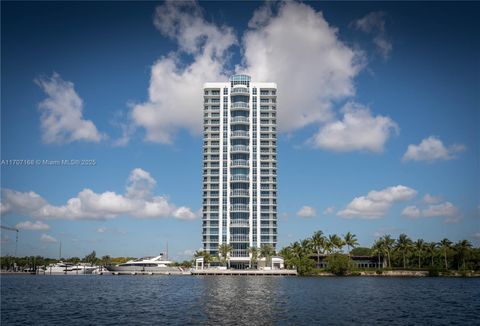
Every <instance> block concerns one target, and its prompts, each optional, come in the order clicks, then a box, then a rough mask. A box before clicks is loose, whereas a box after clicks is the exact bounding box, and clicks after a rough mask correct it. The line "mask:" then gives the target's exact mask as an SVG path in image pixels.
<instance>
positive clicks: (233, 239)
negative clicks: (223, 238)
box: [230, 235, 249, 242]
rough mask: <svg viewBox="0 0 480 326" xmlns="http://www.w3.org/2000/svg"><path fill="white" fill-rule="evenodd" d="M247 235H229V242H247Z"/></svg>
mask: <svg viewBox="0 0 480 326" xmlns="http://www.w3.org/2000/svg"><path fill="white" fill-rule="evenodd" d="M248 240H249V239H248V235H231V236H230V241H231V242H248Z"/></svg>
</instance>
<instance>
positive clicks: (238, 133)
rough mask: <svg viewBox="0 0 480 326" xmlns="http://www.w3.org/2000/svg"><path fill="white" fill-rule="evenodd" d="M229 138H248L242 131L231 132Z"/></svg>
mask: <svg viewBox="0 0 480 326" xmlns="http://www.w3.org/2000/svg"><path fill="white" fill-rule="evenodd" d="M230 136H231V137H233V138H235V137H248V131H242V130H238V131H232V132H231V133H230Z"/></svg>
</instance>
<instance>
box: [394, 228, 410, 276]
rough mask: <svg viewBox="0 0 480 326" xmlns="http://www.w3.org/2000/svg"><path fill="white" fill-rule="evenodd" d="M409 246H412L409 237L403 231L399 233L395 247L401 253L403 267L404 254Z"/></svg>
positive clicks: (404, 264) (404, 265) (405, 265)
mask: <svg viewBox="0 0 480 326" xmlns="http://www.w3.org/2000/svg"><path fill="white" fill-rule="evenodd" d="M411 246H412V240H410V238H409V237H408V236H407V235H406V234H404V233H402V234H400V236H399V237H398V240H397V243H396V249H397V250H398V251H400V252H401V253H402V256H403V268H406V267H407V264H406V255H407V252H408V251H409V250H410V248H411Z"/></svg>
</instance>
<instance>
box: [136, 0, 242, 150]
mask: <svg viewBox="0 0 480 326" xmlns="http://www.w3.org/2000/svg"><path fill="white" fill-rule="evenodd" d="M154 24H155V27H157V29H158V30H159V31H160V32H161V33H162V34H163V35H164V36H166V37H168V38H170V39H173V40H174V41H175V42H176V43H177V44H178V51H177V52H172V53H170V54H169V55H168V56H165V57H162V58H160V59H159V60H157V61H156V62H155V63H154V64H153V66H152V69H151V78H150V86H149V91H148V94H149V99H148V101H146V102H144V103H140V104H136V105H133V108H132V119H133V121H134V123H135V124H137V125H139V126H141V127H143V128H145V130H146V136H145V138H146V140H148V141H153V142H160V143H172V140H173V139H172V137H173V136H174V134H175V133H176V132H177V130H178V129H179V128H185V129H187V130H189V131H190V132H192V133H194V134H200V132H201V130H202V129H201V127H202V110H201V103H202V96H203V94H202V86H203V83H205V82H206V81H218V80H227V78H228V76H227V75H226V74H224V69H225V64H226V63H227V60H228V53H227V49H228V48H230V47H231V46H232V45H234V44H236V42H237V40H236V37H235V35H234V33H233V31H232V29H231V28H230V27H227V26H216V25H214V24H212V23H209V22H207V21H206V20H205V19H204V17H203V14H202V10H201V8H200V7H199V6H198V4H197V3H196V2H180V1H178V2H177V1H166V2H165V3H164V4H162V5H161V6H159V7H157V9H156V12H155V17H154ZM182 55H188V56H191V57H193V61H192V62H191V63H190V64H187V65H184V64H183V63H182V62H181V60H180V56H182ZM199 105H200V106H199Z"/></svg>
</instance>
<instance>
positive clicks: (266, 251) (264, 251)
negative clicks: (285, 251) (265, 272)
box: [260, 243, 275, 266]
mask: <svg viewBox="0 0 480 326" xmlns="http://www.w3.org/2000/svg"><path fill="white" fill-rule="evenodd" d="M273 255H275V249H274V248H273V246H272V245H271V244H269V243H267V244H263V245H262V246H261V247H260V256H261V257H264V258H265V264H266V265H267V266H271V265H272V262H271V258H272V256H273Z"/></svg>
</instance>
